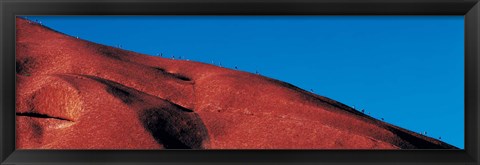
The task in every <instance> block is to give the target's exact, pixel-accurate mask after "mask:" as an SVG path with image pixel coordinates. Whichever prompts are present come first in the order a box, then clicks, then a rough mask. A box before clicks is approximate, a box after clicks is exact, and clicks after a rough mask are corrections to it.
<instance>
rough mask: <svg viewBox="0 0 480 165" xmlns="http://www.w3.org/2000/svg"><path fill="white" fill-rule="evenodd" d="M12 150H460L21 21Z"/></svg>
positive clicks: (236, 76)
mask: <svg viewBox="0 0 480 165" xmlns="http://www.w3.org/2000/svg"><path fill="white" fill-rule="evenodd" d="M385 108H386V109H388V107H385ZM16 146H17V148H18V149H120V150H121V149H457V148H456V147H454V146H452V145H450V144H447V143H445V142H442V141H440V140H437V139H434V138H430V137H427V136H424V135H421V134H418V133H415V132H412V131H409V130H407V129H404V128H400V127H398V126H395V125H392V124H389V123H386V122H384V121H381V120H377V119H375V118H373V117H370V116H368V115H366V114H364V113H362V112H359V111H358V110H356V109H354V108H351V107H349V106H347V105H345V104H342V103H340V102H338V101H335V100H332V99H329V98H327V97H324V96H320V95H317V94H313V93H311V92H308V91H305V90H303V89H300V88H298V87H296V86H294V85H291V84H289V83H286V82H282V81H279V80H275V79H272V78H269V77H265V76H262V75H258V74H254V73H248V72H243V71H240V70H234V69H228V68H224V67H220V66H215V65H211V64H206V63H201V62H195V61H190V60H183V59H170V58H163V57H158V56H150V55H144V54H140V53H136V52H132V51H128V50H123V49H120V48H116V47H111V46H106V45H101V44H97V43H93V42H90V41H86V40H82V39H79V38H77V37H73V36H69V35H66V34H63V33H61V32H58V31H55V30H53V29H50V28H48V27H46V26H43V25H41V24H39V23H36V22H33V21H29V20H26V19H23V18H20V17H17V19H16Z"/></svg>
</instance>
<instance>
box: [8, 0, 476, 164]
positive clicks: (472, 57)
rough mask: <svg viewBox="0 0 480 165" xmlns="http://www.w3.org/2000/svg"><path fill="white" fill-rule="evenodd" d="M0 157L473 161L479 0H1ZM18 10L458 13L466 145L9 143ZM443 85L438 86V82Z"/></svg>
mask: <svg viewBox="0 0 480 165" xmlns="http://www.w3.org/2000/svg"><path fill="white" fill-rule="evenodd" d="M0 11H1V17H0V19H1V20H0V22H1V31H0V36H1V44H0V50H1V58H0V63H1V64H0V65H1V67H0V78H1V79H0V92H1V95H0V106H1V110H0V124H1V128H0V129H1V130H0V146H1V147H0V162H1V164H2V165H3V164H300V163H302V164H396V165H397V164H432V165H433V164H442V165H450V164H451V165H476V164H479V159H480V152H479V148H480V146H479V142H478V141H479V132H480V131H479V113H478V111H479V106H478V103H480V100H479V97H478V95H479V89H478V84H479V82H478V78H479V77H478V74H479V69H480V68H479V64H480V61H479V48H480V44H479V40H480V28H479V26H480V24H479V22H480V21H479V19H480V17H479V16H480V4H479V3H478V0H203V1H200V0H104V1H95V0H68V1H67V0H63V1H60V0H0ZM17 15H463V16H464V17H465V149H464V150H163V151H160V150H158V151H147V150H122V151H120V150H83V151H79V150H70V151H65V150H15V113H14V111H15V16H17ZM439 90H441V89H439Z"/></svg>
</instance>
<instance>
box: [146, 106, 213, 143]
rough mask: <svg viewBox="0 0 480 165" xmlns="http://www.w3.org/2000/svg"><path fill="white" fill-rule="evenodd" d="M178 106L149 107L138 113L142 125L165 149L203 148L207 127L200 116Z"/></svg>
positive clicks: (206, 141)
mask: <svg viewBox="0 0 480 165" xmlns="http://www.w3.org/2000/svg"><path fill="white" fill-rule="evenodd" d="M172 105H173V104H172ZM183 109H184V108H182V107H179V106H169V107H158V108H150V109H146V110H144V111H142V112H141V113H140V114H139V118H140V121H142V123H143V126H144V127H145V128H146V129H147V130H148V131H149V132H150V133H151V134H152V136H153V137H154V138H155V140H156V141H157V142H158V143H160V144H163V145H164V147H165V148H167V149H203V148H205V145H206V144H208V133H207V128H206V127H205V125H204V124H203V122H202V120H201V119H200V116H198V115H197V114H196V113H194V112H192V111H190V110H183Z"/></svg>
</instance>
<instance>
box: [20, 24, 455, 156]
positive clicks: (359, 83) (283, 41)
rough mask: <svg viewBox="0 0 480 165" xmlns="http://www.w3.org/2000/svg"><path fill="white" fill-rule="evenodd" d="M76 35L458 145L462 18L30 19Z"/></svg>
mask: <svg viewBox="0 0 480 165" xmlns="http://www.w3.org/2000/svg"><path fill="white" fill-rule="evenodd" d="M27 18H28V19H30V20H36V19H38V20H39V21H41V22H42V23H43V24H44V25H46V26H49V27H51V28H53V29H56V30H58V31H60V32H63V33H66V34H69V35H72V36H78V37H80V38H82V39H86V40H89V41H93V42H96V43H101V44H105V45H110V46H116V45H119V44H121V45H122V47H123V48H124V49H127V50H132V51H135V52H140V53H144V54H150V55H156V54H158V53H163V54H164V56H172V55H174V56H182V57H183V58H188V59H190V60H195V61H201V62H205V63H211V62H212V61H213V62H214V63H215V64H218V63H221V64H222V65H223V66H225V67H229V68H233V67H234V66H238V68H239V70H243V71H247V72H255V71H259V72H260V73H261V74H262V75H265V76H268V77H272V78H275V79H279V80H282V81H285V82H289V83H291V84H293V85H295V86H298V87H300V88H303V89H306V90H308V91H310V89H313V91H314V92H315V93H316V94H319V95H322V96H326V97H329V98H332V99H335V100H338V101H340V102H342V103H345V104H347V105H350V106H355V107H356V108H357V109H365V110H366V112H370V113H371V116H373V117H376V118H385V121H387V122H389V123H392V124H395V125H398V126H401V127H404V128H407V129H409V130H412V131H415V132H420V131H427V136H430V137H434V138H438V137H440V136H441V137H442V140H443V141H445V142H447V143H450V144H452V145H454V146H457V147H459V148H462V149H463V148H464V70H463V69H464V33H463V32H464V21H463V16H301V17H300V16H149V17H146V16H143V17H137V16H135V17H134V16H129V17H126V16H121V17H120V16H94V17H86V16H82V17H79V16H35V17H33V16H27Z"/></svg>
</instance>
